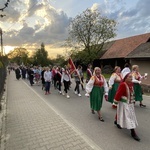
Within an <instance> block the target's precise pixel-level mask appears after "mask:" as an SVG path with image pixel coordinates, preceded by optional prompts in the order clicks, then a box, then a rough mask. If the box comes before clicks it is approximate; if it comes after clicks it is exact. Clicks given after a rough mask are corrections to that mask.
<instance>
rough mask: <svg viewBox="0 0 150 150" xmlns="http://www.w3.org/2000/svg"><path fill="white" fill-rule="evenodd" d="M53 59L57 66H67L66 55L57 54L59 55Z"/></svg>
mask: <svg viewBox="0 0 150 150" xmlns="http://www.w3.org/2000/svg"><path fill="white" fill-rule="evenodd" d="M52 61H53V64H54V65H55V66H61V67H63V66H65V65H66V63H67V62H66V61H65V57H64V56H62V55H57V57H56V58H55V59H53V60H52Z"/></svg>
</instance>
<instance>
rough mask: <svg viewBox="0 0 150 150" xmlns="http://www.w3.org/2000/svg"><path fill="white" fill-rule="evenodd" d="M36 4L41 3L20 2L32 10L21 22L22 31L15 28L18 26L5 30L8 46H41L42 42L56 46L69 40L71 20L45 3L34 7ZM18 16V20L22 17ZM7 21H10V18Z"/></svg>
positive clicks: (36, 0) (32, 1)
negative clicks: (36, 44)
mask: <svg viewBox="0 0 150 150" xmlns="http://www.w3.org/2000/svg"><path fill="white" fill-rule="evenodd" d="M36 2H39V1H38V0H30V1H29V3H27V1H26V3H21V2H20V1H19V2H18V4H19V3H20V4H21V5H22V6H23V5H25V4H26V5H25V6H26V7H28V8H31V9H28V11H27V13H26V14H25V17H23V20H20V22H19V25H20V26H21V29H19V30H18V29H17V28H16V27H15V26H16V24H14V26H13V25H12V28H10V29H9V31H8V30H5V31H7V32H5V34H4V39H6V40H5V43H6V45H12V46H15V44H16V45H17V46H21V45H25V44H28V45H30V44H35V43H39V45H40V44H41V43H42V42H44V43H45V44H53V43H55V44H56V43H57V42H59V43H60V42H63V41H64V40H65V39H66V38H67V35H68V33H67V32H68V30H67V28H68V25H69V23H70V21H71V18H68V16H67V15H66V14H65V13H64V12H63V11H60V10H56V9H55V8H53V7H52V6H51V5H47V3H44V2H43V3H39V4H36V5H34V4H35V3H36ZM13 3H14V1H13ZM14 5H15V4H14ZM14 5H12V6H14ZM16 5H17V4H16ZM16 5H15V6H16ZM32 6H34V7H32ZM17 12H18V13H16V14H19V11H17ZM16 16H17V17H18V18H20V17H21V15H20V16H19V15H16ZM15 20H16V21H17V20H19V19H13V21H15ZM7 21H10V18H9V19H7ZM59 45H60V44H59Z"/></svg>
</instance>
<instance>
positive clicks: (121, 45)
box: [100, 33, 150, 59]
mask: <svg viewBox="0 0 150 150" xmlns="http://www.w3.org/2000/svg"><path fill="white" fill-rule="evenodd" d="M149 38H150V33H146V34H141V35H137V36H132V37H128V38H124V39H119V40H116V41H115V42H114V44H113V45H112V46H111V47H110V48H109V49H108V50H107V51H106V52H105V53H104V55H103V56H102V57H101V58H100V59H112V58H125V57H126V56H127V55H128V54H129V53H131V52H132V51H133V50H134V49H135V48H137V47H138V46H139V45H141V44H142V43H146V42H147V41H148V40H149Z"/></svg>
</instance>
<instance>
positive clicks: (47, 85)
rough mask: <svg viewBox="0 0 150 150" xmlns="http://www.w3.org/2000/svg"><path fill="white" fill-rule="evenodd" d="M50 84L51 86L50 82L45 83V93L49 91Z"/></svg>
mask: <svg viewBox="0 0 150 150" xmlns="http://www.w3.org/2000/svg"><path fill="white" fill-rule="evenodd" d="M50 84H51V82H45V91H46V92H49V91H50Z"/></svg>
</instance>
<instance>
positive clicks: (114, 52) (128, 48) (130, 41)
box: [100, 33, 150, 88]
mask: <svg viewBox="0 0 150 150" xmlns="http://www.w3.org/2000/svg"><path fill="white" fill-rule="evenodd" d="M100 61H101V64H102V65H103V67H104V66H105V65H110V66H111V67H113V68H114V66H116V65H118V66H120V67H121V68H123V66H124V64H125V63H126V62H129V63H130V64H131V65H134V64H137V65H139V68H140V73H141V74H144V73H145V72H146V73H148V74H149V76H148V79H147V80H145V81H143V84H147V85H148V86H149V88H150V33H146V34H141V35H137V36H132V37H128V38H124V39H119V40H116V41H114V43H113V44H112V46H110V47H109V48H108V49H107V51H106V52H105V53H104V54H103V56H102V57H101V58H100Z"/></svg>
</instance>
